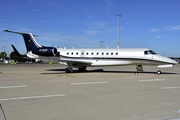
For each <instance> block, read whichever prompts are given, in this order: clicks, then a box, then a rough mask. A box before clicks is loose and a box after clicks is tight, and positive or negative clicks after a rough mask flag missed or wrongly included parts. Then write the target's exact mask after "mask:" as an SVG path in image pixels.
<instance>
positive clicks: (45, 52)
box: [32, 47, 57, 57]
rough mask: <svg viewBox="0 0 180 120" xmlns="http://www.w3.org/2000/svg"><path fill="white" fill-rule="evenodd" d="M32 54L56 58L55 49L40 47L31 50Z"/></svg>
mask: <svg viewBox="0 0 180 120" xmlns="http://www.w3.org/2000/svg"><path fill="white" fill-rule="evenodd" d="M32 53H33V54H36V55H39V56H46V57H50V56H56V55H57V49H56V48H54V47H42V48H37V49H33V50H32Z"/></svg>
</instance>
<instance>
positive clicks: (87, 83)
mask: <svg viewBox="0 0 180 120" xmlns="http://www.w3.org/2000/svg"><path fill="white" fill-rule="evenodd" d="M105 83H108V82H84V83H71V85H91V84H105Z"/></svg>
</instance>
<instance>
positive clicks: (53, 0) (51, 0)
mask: <svg viewBox="0 0 180 120" xmlns="http://www.w3.org/2000/svg"><path fill="white" fill-rule="evenodd" d="M47 3H48V4H49V5H51V6H53V7H57V8H59V7H62V6H63V4H62V3H60V0H47Z"/></svg>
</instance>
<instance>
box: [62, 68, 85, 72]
mask: <svg viewBox="0 0 180 120" xmlns="http://www.w3.org/2000/svg"><path fill="white" fill-rule="evenodd" d="M65 72H66V73H72V72H73V69H72V67H67V68H66V69H65ZM78 72H86V67H80V68H78Z"/></svg>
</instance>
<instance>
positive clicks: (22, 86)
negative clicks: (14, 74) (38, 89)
mask: <svg viewBox="0 0 180 120" xmlns="http://www.w3.org/2000/svg"><path fill="white" fill-rule="evenodd" d="M24 87H27V85H21V86H2V87H0V89H3V88H24Z"/></svg>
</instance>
